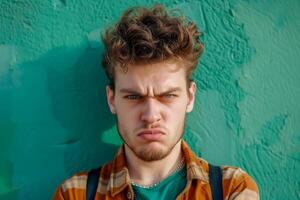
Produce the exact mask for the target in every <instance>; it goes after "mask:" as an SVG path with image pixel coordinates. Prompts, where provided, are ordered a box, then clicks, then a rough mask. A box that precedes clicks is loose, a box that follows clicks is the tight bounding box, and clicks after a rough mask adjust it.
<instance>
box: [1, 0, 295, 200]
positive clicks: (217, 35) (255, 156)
mask: <svg viewBox="0 0 300 200" xmlns="http://www.w3.org/2000/svg"><path fill="white" fill-rule="evenodd" d="M152 3H153V1H151V0H140V1H133V0H131V1H121V0H120V1H110V2H108V1H99V0H97V1H96V0H85V1H83V0H48V1H38V0H28V1H21V0H18V1H17V0H16V1H12V0H0V199H1V200H2V199H12V200H14V199H22V200H23V199H30V200H37V199H50V198H51V195H52V193H53V191H54V189H55V187H57V185H58V184H59V183H61V181H62V180H64V179H65V178H67V177H68V176H70V175H71V174H73V173H75V172H77V171H81V170H85V169H90V168H93V167H95V166H97V165H99V164H103V163H104V162H107V161H108V160H110V159H111V158H112V157H113V155H114V152H115V151H116V149H117V148H118V145H119V144H120V143H121V141H120V139H119V137H118V135H117V134H116V130H115V126H114V119H113V117H112V116H111V115H110V113H109V111H108V108H107V105H106V102H105V93H104V87H105V84H106V82H107V80H106V78H105V76H104V74H103V71H102V68H101V67H100V59H101V53H102V51H103V46H102V44H101V41H100V37H99V35H100V32H101V31H102V30H103V29H104V28H105V27H106V26H107V25H108V24H110V23H111V22H112V21H115V20H116V19H117V18H118V16H119V14H120V13H121V12H122V11H123V10H124V9H126V8H127V7H129V6H133V5H152ZM163 3H164V4H165V5H166V6H167V7H168V8H170V9H173V8H179V9H181V10H182V11H183V13H184V14H185V15H187V16H188V17H189V18H191V19H193V20H195V21H196V22H197V24H198V25H199V27H201V29H202V30H203V32H204V36H203V40H204V43H205V47H206V50H205V54H204V56H203V58H202V60H201V64H200V65H199V69H197V71H196V73H195V76H194V78H195V80H196V82H197V84H198V94H197V102H196V106H195V110H194V112H193V113H191V114H189V115H188V120H187V127H186V135H185V138H186V140H187V141H188V143H189V144H190V145H191V146H192V148H193V149H194V150H195V152H197V154H198V155H201V156H202V157H204V158H205V159H207V160H208V161H210V162H213V163H216V164H229V165H237V166H241V167H242V168H243V169H245V170H246V171H247V172H248V173H249V174H250V175H252V176H253V177H254V179H255V180H256V181H257V183H258V186H259V188H260V191H261V198H262V199H300V190H299V188H300V173H299V171H300V123H299V121H300V106H299V101H300V89H299V86H300V67H299V61H300V59H299V55H300V36H299V35H300V2H299V1H298V0H286V1H271V0H263V1H255V0H254V1H243V0H224V1H219V0H211V1H204V0H203V1H202V0H199V1H196V0H185V1H178V0H168V1H163Z"/></svg>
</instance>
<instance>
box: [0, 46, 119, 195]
mask: <svg viewBox="0 0 300 200" xmlns="http://www.w3.org/2000/svg"><path fill="white" fill-rule="evenodd" d="M101 55H102V48H101V47H96V48H95V47H94V48H91V47H88V46H87V45H85V44H84V45H83V46H81V47H76V48H65V47H62V48H56V49H53V50H51V51H50V52H48V53H47V54H45V55H44V56H42V57H41V58H40V59H38V60H35V61H33V62H29V63H21V64H19V65H18V66H14V67H12V69H11V71H10V74H8V75H7V76H8V77H10V76H11V77H12V79H14V81H13V83H11V84H10V87H8V88H7V90H6V91H5V94H7V95H8V96H9V97H10V98H11V99H7V101H9V102H10V103H11V106H10V110H7V114H9V115H8V116H9V120H11V121H13V122H14V129H13V131H12V130H11V131H9V130H8V129H7V130H8V131H5V129H2V128H1V129H0V131H3V130H4V131H5V135H7V136H11V135H13V138H10V141H11V144H10V147H9V150H7V151H8V152H7V155H6V156H5V157H7V162H6V161H5V163H4V164H5V166H7V167H5V168H3V167H2V166H4V165H2V164H1V169H4V172H3V173H5V176H2V173H0V178H2V179H4V180H0V183H1V182H3V183H5V185H4V186H5V187H7V189H6V190H5V191H4V190H3V191H4V192H3V193H2V192H1V190H0V199H3V198H4V199H10V200H12V199H31V200H35V199H50V198H51V197H52V194H53V192H54V189H55V188H56V187H57V186H58V185H59V184H60V183H61V182H62V181H63V180H64V179H66V178H67V177H69V176H70V175H72V174H74V173H75V172H79V171H83V170H88V169H92V168H95V167H98V166H99V165H102V164H103V163H105V162H107V161H108V160H111V159H112V157H113V155H114V154H115V152H116V150H117V149H118V146H117V144H118V142H116V141H115V140H116V138H118V136H117V133H113V134H115V136H111V135H112V134H111V133H112V132H115V131H114V129H113V128H114V124H115V119H114V117H113V115H111V114H110V111H109V109H108V106H107V103H106V96H105V86H106V84H107V79H106V77H105V73H104V70H103V69H102V67H101ZM107 133H109V135H108V137H106V140H105V141H108V142H110V138H112V139H111V140H112V142H111V143H108V142H105V141H104V139H103V134H107ZM107 138H108V139H107ZM7 149H8V148H7ZM1 160H2V159H1ZM2 161H3V160H2ZM8 165H9V166H8ZM45 183H47V184H46V185H45ZM0 187H1V184H0Z"/></svg>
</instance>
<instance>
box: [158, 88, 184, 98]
mask: <svg viewBox="0 0 300 200" xmlns="http://www.w3.org/2000/svg"><path fill="white" fill-rule="evenodd" d="M174 92H181V88H180V87H174V88H169V89H167V90H166V91H164V92H161V93H159V94H158V96H162V95H166V94H170V93H174Z"/></svg>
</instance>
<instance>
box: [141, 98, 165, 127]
mask: <svg viewBox="0 0 300 200" xmlns="http://www.w3.org/2000/svg"><path fill="white" fill-rule="evenodd" d="M141 120H142V121H143V122H144V123H146V124H148V125H153V124H155V123H156V122H159V121H160V120H161V113H160V108H159V104H158V103H157V102H156V100H155V99H152V98H149V99H147V100H145V102H144V105H143V111H142V114H141Z"/></svg>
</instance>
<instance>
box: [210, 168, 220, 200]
mask: <svg viewBox="0 0 300 200" xmlns="http://www.w3.org/2000/svg"><path fill="white" fill-rule="evenodd" d="M209 184H210V188H211V192H212V197H213V200H222V199H223V190H222V169H221V167H219V166H214V165H211V164H209Z"/></svg>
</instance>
